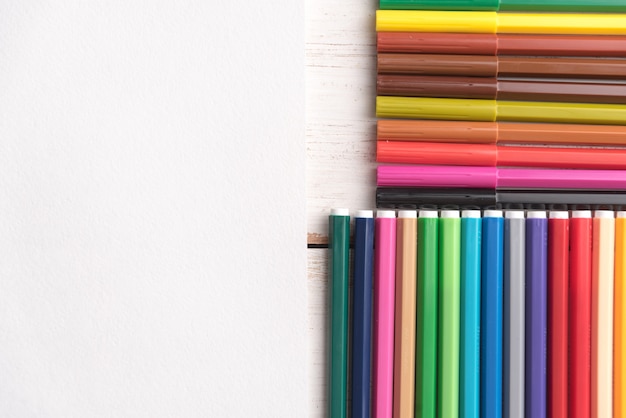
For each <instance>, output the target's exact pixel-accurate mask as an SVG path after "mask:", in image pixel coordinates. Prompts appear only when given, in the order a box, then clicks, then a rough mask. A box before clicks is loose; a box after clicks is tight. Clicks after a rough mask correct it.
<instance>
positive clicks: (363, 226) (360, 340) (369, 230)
mask: <svg viewBox="0 0 626 418" xmlns="http://www.w3.org/2000/svg"><path fill="white" fill-rule="evenodd" d="M373 262H374V219H373V217H372V214H371V211H363V212H360V213H359V214H357V215H356V216H355V218H354V285H353V317H352V383H351V384H352V416H353V417H355V418H357V417H359V418H367V417H369V416H370V380H371V361H372V355H371V354H372V284H373V281H372V278H373V270H372V269H373Z"/></svg>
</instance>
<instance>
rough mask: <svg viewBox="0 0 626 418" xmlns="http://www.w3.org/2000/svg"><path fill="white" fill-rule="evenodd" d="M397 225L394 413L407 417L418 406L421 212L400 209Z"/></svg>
mask: <svg viewBox="0 0 626 418" xmlns="http://www.w3.org/2000/svg"><path fill="white" fill-rule="evenodd" d="M396 226H397V230H396V324H395V343H394V350H395V355H394V365H393V367H394V385H393V398H394V402H393V410H394V414H393V415H394V416H397V417H406V416H411V415H412V414H413V412H414V410H415V325H416V319H415V317H416V297H417V283H416V275H417V270H416V269H417V212H415V211H400V212H399V214H398V220H397V225H396Z"/></svg>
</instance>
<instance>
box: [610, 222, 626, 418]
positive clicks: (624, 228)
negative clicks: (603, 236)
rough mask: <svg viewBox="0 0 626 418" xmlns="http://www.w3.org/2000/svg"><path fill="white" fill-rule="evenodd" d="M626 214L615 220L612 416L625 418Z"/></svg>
mask: <svg viewBox="0 0 626 418" xmlns="http://www.w3.org/2000/svg"><path fill="white" fill-rule="evenodd" d="M625 303H626V212H617V219H615V312H614V323H613V327H614V328H613V329H614V333H615V335H614V338H615V341H614V343H613V344H614V346H613V361H614V364H613V408H614V410H613V416H614V417H626V351H625V350H626V306H624V304H625Z"/></svg>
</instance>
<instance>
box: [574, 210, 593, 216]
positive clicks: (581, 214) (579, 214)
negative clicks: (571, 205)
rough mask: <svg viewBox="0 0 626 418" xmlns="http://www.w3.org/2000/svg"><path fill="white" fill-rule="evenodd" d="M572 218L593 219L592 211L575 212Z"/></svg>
mask: <svg viewBox="0 0 626 418" xmlns="http://www.w3.org/2000/svg"><path fill="white" fill-rule="evenodd" d="M572 218H591V211H590V210H573V211H572Z"/></svg>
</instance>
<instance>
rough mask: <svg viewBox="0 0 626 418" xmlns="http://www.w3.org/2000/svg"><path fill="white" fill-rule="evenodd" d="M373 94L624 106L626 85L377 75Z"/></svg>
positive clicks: (595, 81) (595, 82)
mask: <svg viewBox="0 0 626 418" xmlns="http://www.w3.org/2000/svg"><path fill="white" fill-rule="evenodd" d="M376 94H378V95H379V96H400V97H437V98H455V99H486V100H500V101H505V100H509V101H513V100H515V101H529V102H566V103H569V102H572V103H612V104H625V103H626V99H625V98H624V96H625V95H626V84H623V83H622V82H621V81H616V82H613V81H610V80H586V81H581V80H575V81H572V80H562V79H557V80H536V79H514V80H509V79H497V78H494V77H474V76H438V75H413V74H410V75H406V74H378V76H377V77H376Z"/></svg>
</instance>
